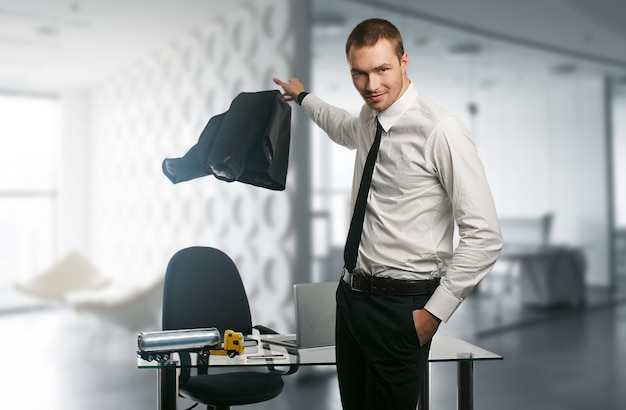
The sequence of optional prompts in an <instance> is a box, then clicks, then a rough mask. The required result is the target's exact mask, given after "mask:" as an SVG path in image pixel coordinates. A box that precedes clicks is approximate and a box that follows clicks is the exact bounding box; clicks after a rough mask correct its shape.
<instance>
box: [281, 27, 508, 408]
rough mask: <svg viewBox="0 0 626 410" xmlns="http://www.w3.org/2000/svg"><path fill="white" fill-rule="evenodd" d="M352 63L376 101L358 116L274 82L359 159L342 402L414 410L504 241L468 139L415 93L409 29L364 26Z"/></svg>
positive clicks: (348, 253) (348, 258)
mask: <svg viewBox="0 0 626 410" xmlns="http://www.w3.org/2000/svg"><path fill="white" fill-rule="evenodd" d="M346 56H347V59H348V64H349V66H350V73H351V75H352V81H353V83H354V86H355V88H356V89H357V91H358V92H359V94H360V95H361V97H362V98H363V100H364V101H365V105H364V106H363V107H362V109H361V112H360V115H359V117H357V118H354V117H352V116H351V115H350V114H348V113H347V112H346V111H344V110H342V109H339V108H336V107H333V106H331V105H329V104H326V103H325V102H323V101H321V100H320V99H319V98H318V97H317V96H315V95H313V94H309V93H307V92H306V91H305V89H304V86H303V85H302V83H301V82H300V81H299V80H298V79H297V78H291V79H290V80H289V82H283V81H281V80H279V79H277V78H275V79H274V82H275V83H276V84H278V85H279V86H281V87H282V88H283V91H284V94H283V95H284V100H285V101H296V102H297V103H298V104H300V105H301V106H302V108H303V109H304V110H305V111H306V112H307V113H308V114H309V116H310V117H311V118H312V119H313V121H315V123H317V125H318V126H320V127H321V128H322V129H323V130H324V131H325V132H326V133H327V134H328V136H329V137H330V138H331V139H332V140H333V141H335V142H336V143H338V144H340V145H343V146H345V147H347V148H350V149H356V159H355V167H354V179H353V189H352V204H353V217H352V222H351V225H350V229H349V234H348V239H347V241H346V250H345V252H344V258H345V266H344V268H343V272H342V275H341V278H342V279H341V280H340V281H339V287H338V289H337V322H336V326H337V327H336V352H337V374H338V380H339V388H340V393H341V400H342V404H343V406H344V408H345V409H354V410H357V409H358V410H362V409H396V410H398V409H415V408H416V405H417V401H418V396H419V392H420V386H421V383H422V380H423V374H424V371H425V369H426V365H427V361H428V353H429V349H430V341H431V339H432V337H433V335H434V334H435V332H436V331H437V329H438V327H439V323H440V322H441V321H442V320H443V321H447V320H448V319H449V318H450V316H451V315H452V313H453V312H454V311H455V310H456V308H457V307H458V306H459V304H460V303H461V302H462V301H463V299H464V298H465V297H466V296H467V295H468V294H469V293H470V292H471V291H472V289H473V288H474V287H475V286H476V285H477V284H478V282H479V281H480V280H481V279H482V278H483V277H484V276H485V275H486V274H487V273H488V272H489V270H490V269H491V267H492V266H493V264H494V263H495V261H496V259H497V257H498V255H499V252H500V249H501V247H502V237H501V234H500V228H499V226H498V221H497V216H496V211H495V207H494V204H493V199H492V196H491V192H490V190H489V186H488V184H487V179H486V177H485V173H484V170H483V167H482V164H481V162H480V160H479V158H478V156H477V153H476V149H475V147H474V144H473V143H472V141H471V139H470V135H469V132H468V130H467V128H466V127H465V126H464V125H463V124H462V123H461V121H460V120H459V119H458V118H457V117H455V116H454V115H452V114H450V113H449V112H447V111H446V110H444V109H442V108H441V107H439V106H438V105H436V104H435V103H433V102H432V101H430V100H428V99H427V98H425V97H424V96H423V95H421V94H420V93H418V91H417V89H416V88H415V86H414V85H413V84H412V83H411V81H410V80H409V78H408V77H407V73H406V70H407V66H408V56H407V54H406V53H405V52H404V48H403V44H402V37H401V35H400V32H399V31H398V29H397V28H396V27H395V26H394V25H393V24H391V23H390V22H388V21H386V20H382V19H369V20H365V21H363V22H361V23H360V24H358V25H357V26H356V27H355V28H354V30H353V31H352V33H351V34H350V36H349V37H348V40H347V42H346ZM375 134H376V137H375ZM372 146H373V147H372ZM370 147H372V153H371V154H369V156H370V157H371V158H372V159H371V160H369V161H368V160H367V157H368V153H369V152H370ZM376 148H378V150H376ZM372 167H373V170H372ZM364 168H365V169H364ZM370 178H371V182H370ZM362 179H363V182H362V181H361V180H362ZM455 222H456V224H457V226H458V228H459V235H460V242H459V245H458V246H457V248H456V249H455V250H454V251H453V244H452V242H453V231H454V223H455ZM355 238H356V239H355ZM355 240H356V242H355Z"/></svg>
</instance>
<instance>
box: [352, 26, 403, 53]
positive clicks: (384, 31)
mask: <svg viewBox="0 0 626 410" xmlns="http://www.w3.org/2000/svg"><path fill="white" fill-rule="evenodd" d="M381 39H385V40H387V41H389V42H390V43H391V46H392V47H393V48H394V49H395V52H396V55H397V56H398V59H401V58H402V56H403V55H404V45H403V44H402V35H401V34H400V30H398V28H397V27H396V26H394V25H393V24H392V23H391V22H389V21H387V20H385V19H380V18H371V19H367V20H364V21H362V22H360V23H359V24H357V26H356V27H355V28H354V29H353V30H352V32H351V33H350V35H349V36H348V39H347V40H346V57H348V56H349V53H350V50H351V49H352V47H356V48H361V47H373V46H374V45H375V44H376V43H378V41H379V40H381Z"/></svg>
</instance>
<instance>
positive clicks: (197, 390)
mask: <svg viewBox="0 0 626 410" xmlns="http://www.w3.org/2000/svg"><path fill="white" fill-rule="evenodd" d="M162 320H163V323H162V327H163V330H174V329H194V328H206V327H216V328H217V329H219V330H220V332H222V337H223V333H224V331H225V330H227V329H231V330H234V331H236V332H241V333H243V334H244V335H250V334H252V329H253V326H252V319H251V316H250V306H249V304H248V297H247V296H246V291H245V289H244V286H243V282H242V281H241V277H240V276H239V271H238V270H237V267H236V266H235V264H234V262H233V261H232V260H231V259H230V257H228V255H226V254H225V253H224V252H222V251H220V250H218V249H214V248H208V247H191V248H185V249H182V250H180V251H178V252H177V253H176V254H174V256H172V258H171V259H170V262H169V264H168V266H167V271H166V273H165V284H164V289H163V319H162ZM254 328H256V329H260V333H272V331H271V329H268V328H265V327H263V326H255V327H254ZM188 361H189V356H188V354H185V353H181V363H182V364H183V365H184V364H185V363H186V362H188ZM206 370H207V369H206V368H204V369H200V370H199V371H198V373H199V374H197V375H195V374H194V375H192V374H191V370H190V368H185V367H183V368H182V369H181V374H180V376H179V392H180V395H181V396H183V397H185V398H188V399H191V400H194V401H196V402H199V403H202V404H206V405H207V408H208V409H209V410H211V409H214V410H223V409H229V408H230V406H236V405H244V404H252V403H258V402H262V401H266V400H270V399H273V398H274V397H276V396H278V395H279V394H280V393H281V392H282V390H283V380H282V377H281V375H280V374H278V373H272V372H271V371H237V370H233V371H232V372H229V373H216V374H207V373H206Z"/></svg>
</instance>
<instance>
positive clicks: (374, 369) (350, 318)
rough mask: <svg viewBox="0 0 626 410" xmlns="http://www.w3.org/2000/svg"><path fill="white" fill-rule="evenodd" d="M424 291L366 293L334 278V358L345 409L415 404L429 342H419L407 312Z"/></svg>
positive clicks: (398, 408) (422, 300) (418, 305)
mask: <svg viewBox="0 0 626 410" xmlns="http://www.w3.org/2000/svg"><path fill="white" fill-rule="evenodd" d="M430 296H431V295H419V296H395V295H394V296H388V295H370V294H367V293H362V292H358V291H354V290H352V289H351V288H350V286H349V285H348V284H347V283H346V282H345V281H343V280H340V281H339V286H338V288H337V317H336V329H335V337H336V355H337V357H336V359H337V376H338V380H339V391H340V394H341V402H342V405H343V408H344V409H345V410H363V409H376V410H384V409H393V410H403V409H406V410H409V409H410V410H415V408H416V407H417V402H418V399H419V394H420V391H421V386H422V383H423V379H424V372H425V370H426V366H427V365H428V353H429V350H430V342H428V343H426V344H425V345H424V346H421V347H420V345H419V341H418V336H417V332H416V331H415V325H414V324H413V313H412V312H413V310H415V309H422V308H423V307H424V305H425V304H426V302H427V301H428V299H429V298H430Z"/></svg>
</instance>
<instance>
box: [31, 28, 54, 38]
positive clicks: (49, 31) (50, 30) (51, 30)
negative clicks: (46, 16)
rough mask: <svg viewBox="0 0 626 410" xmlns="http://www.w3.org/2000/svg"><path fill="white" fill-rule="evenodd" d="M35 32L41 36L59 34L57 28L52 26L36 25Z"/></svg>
mask: <svg viewBox="0 0 626 410" xmlns="http://www.w3.org/2000/svg"><path fill="white" fill-rule="evenodd" d="M35 32H36V33H37V34H38V35H40V36H43V37H54V36H57V35H58V34H59V29H58V28H56V27H54V26H38V27H36V28H35Z"/></svg>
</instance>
